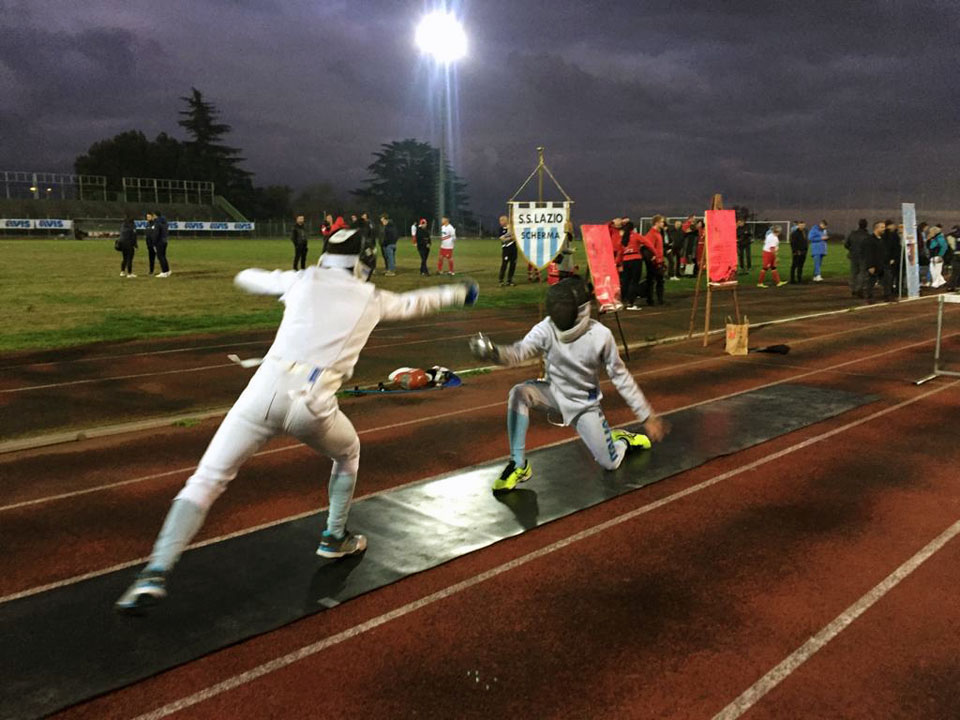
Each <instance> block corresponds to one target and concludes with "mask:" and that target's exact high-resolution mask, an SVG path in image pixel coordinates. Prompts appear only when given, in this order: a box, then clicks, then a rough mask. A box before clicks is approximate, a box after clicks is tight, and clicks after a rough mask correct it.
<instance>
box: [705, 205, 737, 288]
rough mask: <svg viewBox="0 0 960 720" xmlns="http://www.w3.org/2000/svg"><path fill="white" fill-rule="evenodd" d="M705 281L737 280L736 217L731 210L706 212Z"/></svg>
mask: <svg viewBox="0 0 960 720" xmlns="http://www.w3.org/2000/svg"><path fill="white" fill-rule="evenodd" d="M707 279H708V280H709V281H710V282H712V283H722V282H730V281H731V280H736V279H737V215H736V213H735V212H734V211H733V210H707Z"/></svg>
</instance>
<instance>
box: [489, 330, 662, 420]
mask: <svg viewBox="0 0 960 720" xmlns="http://www.w3.org/2000/svg"><path fill="white" fill-rule="evenodd" d="M570 334H574V335H575V336H576V337H575V338H574V339H571V340H569V341H567V342H564V340H565V339H566V338H568V337H569V336H570ZM497 350H498V351H499V354H500V362H501V363H503V364H505V365H518V364H520V363H522V362H525V361H526V360H529V359H531V358H533V357H536V356H537V355H540V354H544V355H545V356H546V357H545V365H546V373H547V380H548V381H549V382H550V385H551V386H552V387H553V389H554V393H553V395H554V397H555V398H556V399H557V404H558V405H559V406H560V412H561V413H562V414H563V422H564V424H566V425H570V424H572V423H573V422H574V421H575V420H576V418H577V416H578V415H581V414H582V413H583V412H584V411H586V410H591V409H593V408H594V407H599V405H600V400H601V399H602V398H603V393H601V392H600V377H599V375H600V368H601V367H602V368H604V369H606V371H607V375H608V376H609V377H610V380H612V381H613V385H614V387H616V388H617V391H618V392H619V393H620V395H621V396H622V397H623V399H624V400H625V401H626V403H627V405H629V406H630V409H631V410H633V413H634V415H636V416H637V419H638V420H640V422H644V421H645V420H646V419H647V418H648V417H650V415H651V414H652V413H653V408H651V407H650V403H648V402H647V399H646V397H644V394H643V392H642V391H641V390H640V388H639V387H638V386H637V382H636V380H634V379H633V376H632V375H631V374H630V372H629V371H628V370H627V368H626V366H625V365H624V364H623V360H621V359H620V353H619V352H618V351H617V342H616V340H615V339H614V337H613V333H612V332H610V330H609V329H608V328H606V327H605V326H603V325H601V324H600V323H598V322H597V321H596V320H592V319H587V320H586V322H585V323H584V324H583V326H582V327H581V326H580V323H578V326H577V327H576V328H574V332H571V331H570V330H568V331H566V332H563V333H561V332H560V331H559V330H557V328H556V326H555V325H554V324H553V322H552V321H551V320H550V318H547V319H546V320H542V321H540V322H539V323H537V324H536V325H534V326H533V328H532V329H531V330H530V332H528V333H527V335H526V337H524V338H523V340H520V341H519V342H516V343H514V344H513V345H500V346H498V347H497Z"/></svg>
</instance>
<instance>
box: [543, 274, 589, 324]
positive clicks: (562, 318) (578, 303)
mask: <svg viewBox="0 0 960 720" xmlns="http://www.w3.org/2000/svg"><path fill="white" fill-rule="evenodd" d="M588 302H590V293H589V292H588V290H587V286H586V283H584V281H583V279H582V278H579V277H570V278H565V279H563V280H561V281H560V282H558V283H557V284H556V285H551V286H550V289H549V290H547V315H549V316H550V319H551V320H552V321H553V324H554V325H556V327H557V330H561V331H564V330H569V329H571V328H572V327H573V326H574V325H576V324H577V321H578V320H579V316H580V314H581V311H580V308H581V307H582V306H583V305H585V304H586V303H588Z"/></svg>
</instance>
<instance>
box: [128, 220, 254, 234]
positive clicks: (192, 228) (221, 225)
mask: <svg viewBox="0 0 960 720" xmlns="http://www.w3.org/2000/svg"><path fill="white" fill-rule="evenodd" d="M136 225H137V230H145V229H146V227H147V221H146V220H137V221H136ZM255 226H256V223H252V222H221V221H216V222H206V221H203V220H170V221H169V222H167V229H168V230H170V231H175V232H247V231H250V230H253V229H254V227H255Z"/></svg>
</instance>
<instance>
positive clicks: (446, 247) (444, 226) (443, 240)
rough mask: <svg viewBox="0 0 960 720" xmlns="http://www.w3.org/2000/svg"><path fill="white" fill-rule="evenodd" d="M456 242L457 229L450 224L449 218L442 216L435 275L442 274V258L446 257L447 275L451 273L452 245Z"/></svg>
mask: <svg viewBox="0 0 960 720" xmlns="http://www.w3.org/2000/svg"><path fill="white" fill-rule="evenodd" d="M456 242H457V231H456V230H455V229H454V228H453V225H451V224H450V218H448V217H444V218H442V219H441V223H440V257H439V258H438V259H437V275H441V274H442V272H441V271H442V269H443V259H444V258H446V259H447V268H448V270H447V275H453V246H454V245H455V244H456Z"/></svg>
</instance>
